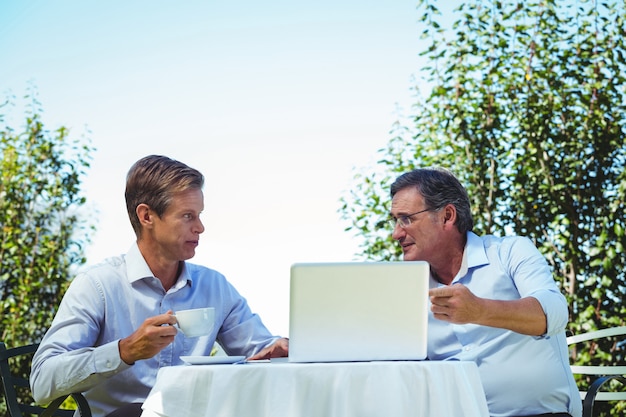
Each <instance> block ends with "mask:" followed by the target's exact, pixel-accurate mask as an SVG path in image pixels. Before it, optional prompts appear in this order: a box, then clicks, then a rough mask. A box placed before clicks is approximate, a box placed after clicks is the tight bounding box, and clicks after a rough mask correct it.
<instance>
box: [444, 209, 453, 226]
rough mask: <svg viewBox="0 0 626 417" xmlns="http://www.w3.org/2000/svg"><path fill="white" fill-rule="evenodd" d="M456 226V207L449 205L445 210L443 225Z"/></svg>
mask: <svg viewBox="0 0 626 417" xmlns="http://www.w3.org/2000/svg"><path fill="white" fill-rule="evenodd" d="M448 222H450V225H451V226H452V225H454V223H456V207H454V205H453V204H448V205H447V206H445V207H444V208H443V223H444V224H448Z"/></svg>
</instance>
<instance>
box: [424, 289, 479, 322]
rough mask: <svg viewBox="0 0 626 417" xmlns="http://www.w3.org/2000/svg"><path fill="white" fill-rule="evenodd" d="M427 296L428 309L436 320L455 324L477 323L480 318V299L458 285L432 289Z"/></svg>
mask: <svg viewBox="0 0 626 417" xmlns="http://www.w3.org/2000/svg"><path fill="white" fill-rule="evenodd" d="M428 294H429V295H430V302H431V303H432V305H431V307H430V309H431V310H432V312H433V315H434V316H435V318H436V319H439V320H444V321H448V322H450V323H455V324H466V323H478V322H480V317H481V307H482V305H481V302H480V301H481V299H480V298H478V297H476V296H475V295H474V294H472V292H471V291H470V290H469V289H468V288H467V287H466V286H465V285H460V284H455V285H450V286H447V287H439V288H432V289H431V290H430V291H429V292H428Z"/></svg>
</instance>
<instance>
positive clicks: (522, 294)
mask: <svg viewBox="0 0 626 417" xmlns="http://www.w3.org/2000/svg"><path fill="white" fill-rule="evenodd" d="M391 197H392V202H391V216H392V223H393V233H392V236H393V238H394V239H395V240H397V241H398V243H399V244H400V246H401V247H402V251H403V255H404V260H405V261H427V262H428V263H429V264H430V271H431V282H430V288H431V289H430V304H431V305H430V313H429V323H428V326H429V328H428V358H429V359H430V360H462V361H474V362H476V364H477V365H478V370H479V372H480V375H481V379H482V383H483V387H484V389H485V394H486V397H487V405H488V407H489V412H490V414H491V416H492V417H511V416H571V417H580V415H581V414H582V404H581V400H580V397H579V394H578V389H577V387H576V383H575V381H574V378H573V376H572V373H571V370H570V367H569V361H568V350H567V343H566V339H565V326H566V324H567V320H568V309H567V302H566V300H565V297H564V296H563V295H562V294H561V293H560V291H559V289H558V287H557V285H556V283H555V281H554V279H553V277H552V272H551V270H550V266H549V265H548V263H547V262H546V260H545V258H544V257H543V256H542V255H541V253H540V252H539V251H538V250H537V248H536V247H535V246H534V245H533V243H532V242H531V241H530V240H529V239H527V238H523V237H517V236H515V237H502V238H501V237H495V236H490V235H488V236H481V237H479V236H477V235H476V234H475V233H473V232H472V229H473V227H474V221H473V219H472V215H471V210H470V202H469V198H468V195H467V192H466V190H465V188H464V187H463V186H462V185H461V183H460V182H459V181H458V179H457V178H456V177H455V176H454V175H452V174H451V173H450V172H449V171H446V170H443V169H416V170H413V171H411V172H407V173H405V174H403V175H401V176H400V177H398V178H397V179H396V181H395V182H394V183H393V184H392V186H391Z"/></svg>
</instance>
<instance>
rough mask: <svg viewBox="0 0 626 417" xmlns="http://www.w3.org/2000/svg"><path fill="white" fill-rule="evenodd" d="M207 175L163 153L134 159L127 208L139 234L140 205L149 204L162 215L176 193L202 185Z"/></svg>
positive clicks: (126, 195) (131, 222) (128, 179)
mask: <svg viewBox="0 0 626 417" xmlns="http://www.w3.org/2000/svg"><path fill="white" fill-rule="evenodd" d="M203 186H204V177H203V176H202V174H201V173H200V171H198V170H196V169H194V168H191V167H189V166H187V165H185V164H183V163H182V162H179V161H176V160H174V159H171V158H168V157H166V156H161V155H149V156H146V157H144V158H141V159H140V160H139V161H137V162H135V164H133V166H132V167H131V168H130V170H129V171H128V174H127V175H126V192H125V193H124V196H125V198H126V210H127V211H128V217H129V219H130V224H131V225H132V226H133V230H134V231H135V234H136V235H137V237H140V236H141V223H140V222H139V217H137V211H136V210H137V206H139V205H140V204H147V205H148V206H149V207H150V208H151V209H152V210H154V211H155V213H156V214H157V215H158V216H159V217H161V216H162V215H163V214H164V213H165V211H166V210H167V208H168V207H169V206H170V204H171V203H172V199H173V198H174V196H175V194H176V193H180V192H182V191H187V190H189V189H202V187H203Z"/></svg>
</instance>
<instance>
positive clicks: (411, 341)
mask: <svg viewBox="0 0 626 417" xmlns="http://www.w3.org/2000/svg"><path fill="white" fill-rule="evenodd" d="M428 279H429V266H428V263H427V262H344V263H296V264H294V265H292V267H291V281H290V301H289V359H288V361H289V362H352V361H382V360H422V359H425V358H426V335H427V324H428V286H429V285H428Z"/></svg>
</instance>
